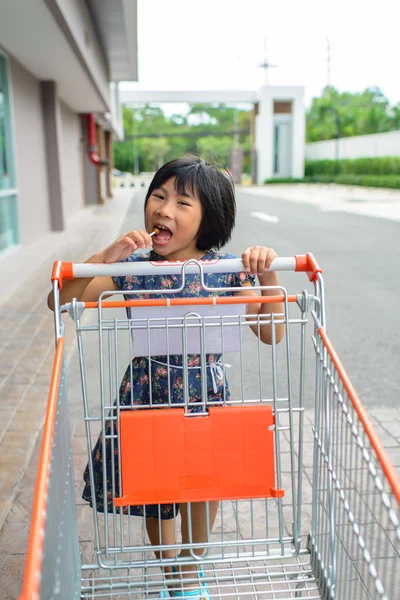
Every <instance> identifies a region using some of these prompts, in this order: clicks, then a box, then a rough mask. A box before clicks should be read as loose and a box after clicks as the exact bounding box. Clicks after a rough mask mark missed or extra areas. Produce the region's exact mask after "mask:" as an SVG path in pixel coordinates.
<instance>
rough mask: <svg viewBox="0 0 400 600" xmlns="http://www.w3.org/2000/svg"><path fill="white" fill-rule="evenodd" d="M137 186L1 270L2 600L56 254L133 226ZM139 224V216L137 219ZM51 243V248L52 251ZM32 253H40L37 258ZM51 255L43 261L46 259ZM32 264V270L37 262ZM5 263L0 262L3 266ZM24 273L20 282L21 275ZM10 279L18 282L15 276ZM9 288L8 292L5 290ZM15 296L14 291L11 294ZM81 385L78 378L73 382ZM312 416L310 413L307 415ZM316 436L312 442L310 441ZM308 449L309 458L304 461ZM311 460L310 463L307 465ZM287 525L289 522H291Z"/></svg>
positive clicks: (97, 244) (22, 534) (382, 421)
mask: <svg viewBox="0 0 400 600" xmlns="http://www.w3.org/2000/svg"><path fill="white" fill-rule="evenodd" d="M131 195H132V192H131V191H128V190H124V191H121V190H119V191H118V192H117V193H116V197H115V199H114V200H112V201H110V202H109V204H107V205H106V206H104V207H96V208H95V209H88V210H87V211H84V213H83V214H81V215H80V216H79V218H77V219H75V220H73V221H72V222H71V223H70V226H69V228H68V231H67V232H65V233H62V234H51V235H49V236H46V239H43V240H41V241H40V242H38V243H37V244H36V245H35V247H34V248H33V249H32V248H31V249H27V250H26V251H24V252H22V251H21V252H20V253H18V255H16V256H15V257H10V259H9V260H8V261H7V265H6V268H7V271H6V270H4V271H3V270H0V273H1V275H0V318H1V322H2V326H1V338H0V472H1V480H0V573H1V581H0V583H1V585H0V600H15V599H16V598H18V594H19V592H20V590H21V581H22V573H23V568H24V562H25V552H26V547H27V537H28V533H29V521H30V511H31V506H32V498H33V490H34V483H35V478H36V471H37V462H38V456H39V450H40V436H41V429H42V425H43V420H44V415H45V406H46V401H47V394H48V386H49V379H50V372H51V366H52V361H53V351H54V341H53V316H52V313H50V311H48V309H47V306H46V297H47V293H48V291H49V289H50V286H49V276H50V273H51V265H52V263H53V261H54V260H55V259H57V258H62V259H64V260H74V261H79V260H84V259H85V258H87V257H88V256H90V254H92V253H94V252H95V251H96V250H98V249H100V248H102V247H104V246H105V245H106V244H108V243H110V242H111V241H112V240H113V239H115V238H116V237H117V236H118V235H119V233H120V232H122V231H125V230H126V229H127V226H128V223H129V220H131V221H130V222H132V216H135V217H136V216H139V215H140V214H141V213H142V206H141V201H140V206H139V205H135V199H133V202H131ZM133 222H136V218H135V219H134V220H133ZM49 248H51V251H50V252H49V250H48V249H49ZM32 255H33V257H34V258H32ZM43 256H46V258H45V259H44V260H42V259H41V257H43ZM32 265H33V268H32ZM0 267H1V264H0ZM22 272H24V273H26V276H25V278H24V280H23V281H22V282H20V275H18V277H16V276H15V274H16V273H18V274H20V273H22ZM10 280H12V281H10ZM7 294H8V296H7ZM10 294H11V295H10ZM67 347H68V352H69V359H71V360H74V359H75V357H74V354H75V345H74V330H73V328H72V327H71V328H70V329H69V331H68V334H67ZM73 385H77V384H76V383H75V384H74V383H73V382H72V386H73ZM78 396H79V395H78V394H73V401H72V405H71V415H72V428H73V432H74V439H73V447H74V458H75V479H76V480H77V481H79V483H77V487H78V488H79V490H80V489H81V487H82V484H81V473H82V470H83V468H84V465H85V463H86V460H87V459H86V450H85V447H86V442H85V438H84V430H83V427H82V415H81V412H82V408H81V405H82V401H81V398H79V397H78ZM370 414H371V418H372V420H373V422H374V424H375V425H376V429H377V433H378V434H379V436H380V437H381V439H382V441H383V444H384V446H385V447H386V449H387V451H388V454H389V456H390V458H391V460H392V461H393V463H394V465H395V466H396V467H397V468H398V470H399V472H400V409H379V410H372V411H370ZM310 418H311V415H309V414H307V419H310ZM310 442H311V440H307V443H310ZM309 459H310V455H307V456H305V461H306V460H309ZM307 465H308V463H307ZM307 465H306V464H305V469H306V478H305V490H304V495H305V502H304V514H306V515H307V514H309V511H310V507H311V492H312V490H311V481H310V478H309V472H308V471H307V469H308V468H309V465H308V466H307ZM77 498H78V518H79V526H80V531H81V541H82V548H83V552H84V559H86V560H88V559H89V558H90V556H91V554H92V551H93V550H92V542H91V539H92V532H91V523H92V512H91V509H90V508H89V507H88V506H87V504H86V503H84V502H83V501H82V500H80V494H79V493H78V494H77ZM285 527H287V529H289V528H290V527H291V524H290V523H288V524H286V525H285Z"/></svg>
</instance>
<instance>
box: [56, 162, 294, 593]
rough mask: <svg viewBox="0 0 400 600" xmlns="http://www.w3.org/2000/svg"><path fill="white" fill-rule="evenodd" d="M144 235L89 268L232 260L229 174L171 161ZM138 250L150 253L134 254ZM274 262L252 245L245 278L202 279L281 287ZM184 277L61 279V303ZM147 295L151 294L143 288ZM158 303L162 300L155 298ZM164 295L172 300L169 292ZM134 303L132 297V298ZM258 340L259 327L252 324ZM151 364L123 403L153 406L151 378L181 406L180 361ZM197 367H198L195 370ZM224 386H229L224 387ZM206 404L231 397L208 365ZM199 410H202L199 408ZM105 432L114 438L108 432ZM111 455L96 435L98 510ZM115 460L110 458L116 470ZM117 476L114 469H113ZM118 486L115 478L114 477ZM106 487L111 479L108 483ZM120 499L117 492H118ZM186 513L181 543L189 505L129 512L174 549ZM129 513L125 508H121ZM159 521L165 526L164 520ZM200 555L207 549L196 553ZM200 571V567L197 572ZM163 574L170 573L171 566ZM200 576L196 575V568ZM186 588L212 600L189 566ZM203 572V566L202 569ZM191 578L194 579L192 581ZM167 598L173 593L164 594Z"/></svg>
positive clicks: (201, 519) (151, 193)
mask: <svg viewBox="0 0 400 600" xmlns="http://www.w3.org/2000/svg"><path fill="white" fill-rule="evenodd" d="M144 212H145V230H138V229H136V230H134V231H131V232H129V233H127V234H125V235H122V236H121V237H119V238H118V239H117V240H116V241H115V242H114V243H113V244H111V245H110V246H109V247H107V248H105V249H104V250H102V251H101V252H99V253H97V254H95V255H94V256H92V257H91V258H89V259H88V260H87V261H86V262H90V263H114V262H119V261H129V262H136V261H143V260H152V261H157V260H163V261H164V260H179V261H185V260H188V259H196V260H211V259H214V258H222V259H223V258H234V256H233V255H229V254H219V253H217V252H216V251H217V250H219V249H220V248H221V247H222V246H224V245H225V244H226V243H227V242H228V241H229V239H230V237H231V234H232V230H233V227H234V223H235V213H236V204H235V194H234V185H233V182H232V179H231V177H230V175H229V173H228V172H227V171H225V170H223V169H221V168H219V167H217V166H216V165H212V164H209V163H206V162H204V161H203V160H201V159H200V158H198V157H192V156H187V157H181V158H178V159H176V160H173V161H171V162H169V163H167V164H166V165H164V166H163V167H161V169H160V170H159V171H158V172H157V173H156V174H155V176H154V179H153V181H152V182H151V184H150V187H149V190H148V192H147V195H146V199H145V205H144ZM155 227H157V228H158V230H159V233H157V234H156V235H153V236H152V237H150V233H151V232H152V231H153V230H154V228H155ZM138 248H149V250H148V251H147V253H145V254H140V255H137V254H135V250H137V249H138ZM275 257H276V254H275V252H274V251H273V250H271V249H269V248H265V247H263V246H254V247H251V248H248V249H247V250H246V251H245V252H244V253H243V254H242V260H243V264H244V267H245V269H246V273H241V274H240V275H237V274H233V273H222V274H217V273H215V274H212V273H210V274H206V275H205V282H206V284H207V286H210V287H219V288H221V287H226V288H230V287H243V288H245V289H244V290H243V292H242V291H240V292H238V295H244V296H249V295H250V296H255V295H256V294H255V292H254V291H253V290H251V289H249V288H251V286H252V285H254V280H255V277H254V276H255V275H258V280H259V283H260V285H262V286H276V285H278V280H277V276H276V274H275V273H274V272H268V267H269V266H270V264H271V262H272V260H273V259H274V258H275ZM179 285H180V278H179V277H178V278H177V277H174V276H152V277H150V276H148V277H143V276H142V277H113V278H110V277H95V278H93V279H77V280H74V281H70V282H67V281H66V282H64V285H63V289H62V290H61V292H60V301H61V304H64V303H66V302H69V301H71V300H72V298H77V299H78V300H80V301H83V302H90V301H96V300H97V299H98V297H99V295H100V294H101V293H102V292H104V291H106V290H118V289H121V290H143V295H141V297H142V298H151V297H152V295H151V292H150V290H152V289H153V290H154V289H163V288H168V289H173V288H174V287H179ZM146 290H148V291H146ZM215 293H218V294H219V295H228V294H229V292H213V294H214V295H215ZM274 293H276V292H274V291H273V290H270V291H268V290H263V291H262V295H273V294H274ZM208 294H209V292H206V291H205V290H204V289H203V288H202V287H201V284H200V278H199V275H197V274H196V275H187V277H186V285H185V289H184V291H183V292H181V293H180V294H178V295H180V296H186V297H187V296H193V295H195V296H206V295H208ZM154 297H157V298H159V297H160V295H154ZM161 297H165V298H166V297H168V298H170V297H174V294H168V295H165V296H162V295H161ZM127 298H128V299H131V298H132V296H127ZM48 303H49V307H50V308H53V303H52V295H51V294H50V295H49V300H48ZM269 311H271V312H274V313H279V312H281V311H282V308H281V306H280V305H279V304H270V305H269V308H268V312H269ZM262 312H263V309H262V304H249V305H248V314H252V315H254V316H257V315H258V314H261V313H262ZM251 327H252V329H253V331H254V333H255V334H256V335H258V330H257V326H256V325H255V326H251ZM283 327H284V326H283V324H278V325H276V340H277V342H279V341H280V340H281V338H282V336H283V333H284V332H283ZM259 333H260V339H261V340H262V341H263V342H264V343H267V344H270V343H271V326H270V325H262V326H261V327H260V332H259ZM218 360H219V357H218V356H215V355H214V356H211V355H207V363H208V366H209V365H210V364H211V363H212V362H215V361H218ZM199 361H200V357H199V356H197V355H191V356H189V365H190V366H191V368H190V369H189V375H188V376H189V393H190V403H191V410H194V411H195V410H196V403H199V402H201V377H200V372H201V370H200V366H199ZM150 362H151V364H150V365H149V360H148V358H144V357H143V358H137V359H133V361H132V365H130V366H128V368H127V371H126V373H125V376H124V378H123V380H122V383H121V387H120V398H119V402H120V405H130V404H131V399H132V403H133V404H135V405H148V404H149V403H150V400H149V388H150V386H149V377H151V383H152V384H153V385H152V396H153V398H152V400H153V403H160V404H166V403H167V402H168V378H169V379H170V390H171V394H172V398H171V402H172V403H182V402H183V392H182V357H181V356H180V355H176V356H170V357H169V364H170V365H172V366H170V369H169V372H167V371H168V370H167V369H165V368H163V369H160V363H161V364H162V365H163V364H165V363H166V362H167V357H165V356H160V357H158V356H157V357H154V360H153V359H152V360H151V361H150ZM197 366H198V368H196V367H197ZM224 388H225V389H224ZM207 389H208V399H209V400H212V401H213V402H216V401H222V400H223V398H224V397H225V399H226V400H229V389H228V385H227V383H226V380H225V379H224V378H223V377H216V375H215V372H214V373H211V368H210V369H207ZM197 408H199V407H198V406H197ZM106 433H109V432H107V431H106ZM106 448H107V452H106V454H107V456H106V457H105V459H103V456H102V439H101V436H100V437H99V439H98V441H97V444H96V445H95V447H94V449H93V454H92V456H93V464H94V478H95V481H94V488H95V491H96V506H97V510H98V511H100V512H104V511H109V512H111V511H112V510H113V497H112V493H111V485H109V486H108V490H109V493H108V494H107V499H106V502H105V498H104V494H103V460H105V462H106V464H107V473H111V468H112V461H111V452H110V447H109V445H107V442H106ZM117 462H118V461H113V463H114V465H115V463H117ZM113 468H114V471H115V466H114V467H113ZM84 481H85V484H86V485H85V488H84V491H83V498H84V499H85V500H87V501H88V502H90V504H91V505H92V496H91V487H90V480H89V470H88V467H87V468H86V470H85V472H84ZM115 481H116V482H118V473H115ZM107 483H109V482H107ZM116 493H117V494H119V490H116ZM179 508H180V512H181V518H182V541H183V543H189V535H188V515H187V506H186V505H181V506H180V507H177V506H176V505H175V507H174V506H173V505H161V506H145V507H144V506H130V507H129V513H130V514H131V515H138V516H144V517H145V518H146V527H147V532H148V535H149V538H150V541H151V543H152V544H153V545H160V544H161V543H162V544H174V516H175V515H176V511H177V510H179ZM217 510H218V502H210V503H209V524H210V529H212V526H213V523H214V520H215V517H216V514H217ZM124 511H125V512H127V508H126V509H124ZM160 519H161V523H160ZM191 519H192V540H193V542H194V543H203V542H204V541H205V540H206V539H207V529H206V528H207V525H206V522H207V519H206V510H205V503H194V504H192V506H191ZM196 553H197V554H198V555H201V554H202V553H203V552H202V550H198V549H197V550H196ZM162 555H163V556H164V557H168V558H171V557H174V555H175V553H174V552H173V551H164V552H163V553H162ZM181 555H182V556H187V557H188V556H190V552H189V550H184V551H183V552H182V553H181ZM196 569H197V567H196ZM165 571H166V573H167V576H168V574H171V568H168V567H166V568H165ZM196 572H197V571H196ZM180 574H181V578H182V586H181V590H180V591H175V592H173V591H171V596H172V597H174V598H183V597H186V596H188V597H192V598H194V599H196V600H206V599H209V600H211V599H210V594H209V592H208V589H207V586H206V585H205V584H203V585H202V586H200V587H199V584H195V583H193V581H194V578H193V565H190V564H185V565H182V568H181V573H180ZM200 575H201V567H200ZM185 578H186V581H187V583H185ZM190 578H191V580H190ZM164 595H165V596H169V593H168V592H164Z"/></svg>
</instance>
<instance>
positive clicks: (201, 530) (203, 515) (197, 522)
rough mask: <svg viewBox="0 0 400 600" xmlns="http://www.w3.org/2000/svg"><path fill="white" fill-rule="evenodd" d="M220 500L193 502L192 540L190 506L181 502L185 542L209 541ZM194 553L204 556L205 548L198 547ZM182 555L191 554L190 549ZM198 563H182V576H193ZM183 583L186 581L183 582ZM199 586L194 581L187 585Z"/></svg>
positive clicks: (191, 507) (183, 538)
mask: <svg viewBox="0 0 400 600" xmlns="http://www.w3.org/2000/svg"><path fill="white" fill-rule="evenodd" d="M207 504H208V506H209V510H208V514H209V523H208V525H209V531H208V527H207V509H206V506H207ZM218 506H219V502H192V503H191V506H190V509H191V510H190V513H191V514H190V517H191V540H190V538H189V517H188V506H187V504H181V506H180V509H181V516H182V542H183V543H184V544H189V543H190V542H191V543H193V544H197V543H201V542H207V541H209V538H210V535H211V532H212V530H213V527H214V522H215V517H216V516H217V512H218ZM194 553H195V554H196V555H198V556H202V555H203V553H204V548H196V549H195V550H194ZM181 556H191V554H190V550H182V552H181ZM197 566H198V565H197V563H195V565H194V564H193V563H192V564H189V563H188V564H186V565H182V567H181V569H182V578H183V579H184V578H185V577H186V578H193V577H194V576H195V575H196V572H197ZM183 585H185V583H184V582H183ZM187 587H188V588H189V587H194V588H197V587H198V584H196V583H192V584H188V586H187Z"/></svg>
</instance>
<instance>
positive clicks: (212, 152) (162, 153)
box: [114, 104, 250, 172]
mask: <svg viewBox="0 0 400 600" xmlns="http://www.w3.org/2000/svg"><path fill="white" fill-rule="evenodd" d="M123 122H124V131H125V137H126V139H125V141H123V142H116V143H115V144H114V156H115V166H116V167H117V168H118V169H121V170H123V171H132V172H133V170H134V156H136V157H137V156H139V169H140V171H152V170H154V169H155V168H157V167H158V165H159V163H160V161H161V162H166V161H168V160H172V159H173V158H175V157H176V156H179V155H181V154H184V153H187V152H192V153H197V154H201V155H204V156H209V157H210V156H214V157H215V159H216V160H217V161H219V162H220V163H223V164H225V165H227V164H228V163H229V149H230V148H232V147H233V145H234V136H233V129H234V128H235V127H237V128H239V129H241V130H244V133H242V134H240V136H239V140H238V142H239V146H240V147H242V148H243V149H244V150H245V151H246V150H248V148H249V145H250V137H249V135H248V133H247V132H248V131H249V130H250V112H249V111H248V110H240V109H239V110H238V109H237V108H236V107H233V106H226V105H222V104H214V105H208V104H193V105H192V106H191V107H190V111H189V113H188V115H187V116H185V115H171V116H170V117H167V116H166V115H164V113H163V112H162V110H161V108H160V107H157V106H153V105H149V104H146V105H140V106H134V107H126V106H123ZM227 132H229V135H226V133H227ZM175 133H179V134H184V135H183V136H182V135H179V136H175V135H174V134H175ZM186 133H188V134H189V133H190V134H191V135H190V136H189V135H188V136H187V137H185V134H186ZM204 133H211V134H212V135H209V136H208V137H201V134H204ZM166 134H169V136H168V138H166V137H163V136H165V135H166ZM171 134H172V137H170V135H171ZM193 134H194V135H193ZM137 135H139V136H146V135H148V136H149V137H139V138H136V139H132V137H131V136H137ZM150 136H152V137H150ZM130 137H131V139H129V138H130ZM245 168H247V170H249V168H250V161H249V160H248V159H247V158H245Z"/></svg>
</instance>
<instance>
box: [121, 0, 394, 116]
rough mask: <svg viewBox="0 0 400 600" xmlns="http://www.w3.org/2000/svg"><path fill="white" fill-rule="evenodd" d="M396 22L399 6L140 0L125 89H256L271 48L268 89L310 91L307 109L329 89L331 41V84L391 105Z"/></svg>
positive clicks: (305, 0) (298, 0) (297, 0)
mask: <svg viewBox="0 0 400 600" xmlns="http://www.w3.org/2000/svg"><path fill="white" fill-rule="evenodd" d="M399 23H400V2H399V0H379V2H371V3H368V2H366V1H365V0H363V1H361V0H138V55H139V84H123V87H124V88H127V87H128V88H134V87H135V86H139V88H141V89H153V90H154V89H160V90H167V89H169V90H172V89H175V90H180V89H188V90H190V89H204V90H206V89H257V88H258V87H260V86H261V85H263V84H264V81H265V75H264V71H263V69H260V68H257V65H259V64H260V63H261V62H262V61H263V59H264V56H265V50H264V40H265V39H266V43H267V56H268V60H269V62H271V63H272V64H276V65H277V67H276V68H271V69H269V75H268V77H269V83H270V84H272V85H304V86H305V100H306V103H307V104H309V102H310V100H311V98H312V97H313V96H314V95H319V94H320V92H321V89H322V88H323V87H324V86H325V85H326V82H327V44H326V38H327V36H328V37H329V40H330V47H331V84H332V85H334V86H335V87H337V88H338V89H339V90H341V91H345V90H348V91H351V92H356V91H362V90H364V89H365V88H366V87H369V86H376V85H377V86H379V87H380V88H381V89H382V91H383V93H384V94H385V95H386V96H387V97H388V98H389V100H390V102H391V103H393V104H394V103H397V102H400V65H399V62H400V34H399ZM181 108H183V107H181ZM174 111H176V112H179V105H175V109H174Z"/></svg>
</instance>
